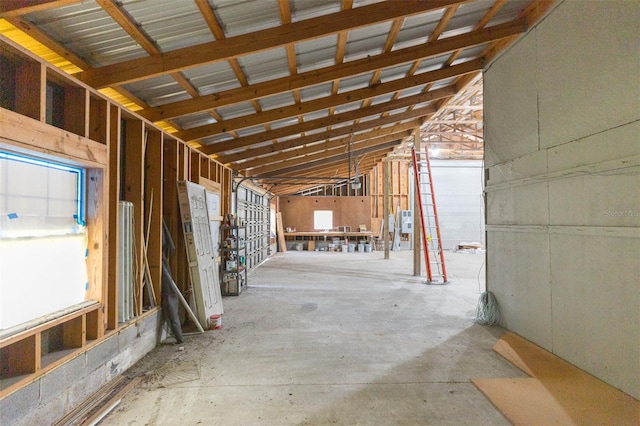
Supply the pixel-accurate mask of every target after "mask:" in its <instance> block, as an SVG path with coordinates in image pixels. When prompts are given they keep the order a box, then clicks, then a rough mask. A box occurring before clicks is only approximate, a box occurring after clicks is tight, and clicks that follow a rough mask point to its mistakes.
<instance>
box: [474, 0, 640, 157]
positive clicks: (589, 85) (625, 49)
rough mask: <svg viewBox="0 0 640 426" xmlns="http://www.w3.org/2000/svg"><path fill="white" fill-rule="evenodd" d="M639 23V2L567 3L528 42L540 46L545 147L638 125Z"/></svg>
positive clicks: (538, 53)
mask: <svg viewBox="0 0 640 426" xmlns="http://www.w3.org/2000/svg"><path fill="white" fill-rule="evenodd" d="M614 3H615V5H614ZM614 6H615V7H614ZM639 17H640V2H638V1H618V2H610V1H590V2H583V1H565V2H564V3H562V4H561V5H560V6H558V8H557V9H556V12H555V13H552V14H551V15H550V16H548V17H547V18H546V19H545V20H544V21H542V22H541V23H540V25H539V26H538V27H537V30H536V32H535V35H536V36H535V37H528V39H531V40H535V39H536V38H537V41H538V46H539V49H538V52H537V69H538V72H537V78H538V85H539V87H540V93H539V102H540V116H539V118H540V143H541V146H542V147H550V146H556V145H560V144H563V143H566V142H570V141H573V140H576V139H579V138H583V137H585V136H588V135H592V134H596V133H599V132H601V131H602V130H603V129H611V128H614V127H617V126H620V125H621V124H625V123H630V122H632V121H634V120H638V118H639V117H638V111H640V77H639V70H640V36H639V34H640V19H639ZM510 56H512V55H510ZM532 68H534V69H535V67H532ZM513 79H514V78H513V77H512V78H511V80H513ZM485 102H486V94H485Z"/></svg>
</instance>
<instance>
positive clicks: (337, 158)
mask: <svg viewBox="0 0 640 426" xmlns="http://www.w3.org/2000/svg"><path fill="white" fill-rule="evenodd" d="M398 143H399V142H398V141H393V142H387V143H384V144H381V145H376V146H372V147H368V148H363V149H360V150H357V151H353V152H352V153H351V156H352V157H358V156H361V155H365V154H367V153H372V152H379V151H385V150H389V149H393V148H394V147H395V146H397V145H398ZM348 159H349V153H343V154H337V155H332V156H328V157H324V158H322V159H320V160H316V161H310V162H308V163H303V164H298V165H297V166H292V167H287V168H281V169H279V170H277V172H271V173H266V174H265V175H262V176H269V175H270V174H280V173H292V172H299V171H302V170H308V169H311V168H314V167H326V166H328V165H330V164H335V163H338V162H341V161H344V160H348ZM250 175H251V173H250Z"/></svg>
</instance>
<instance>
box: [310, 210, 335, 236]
mask: <svg viewBox="0 0 640 426" xmlns="http://www.w3.org/2000/svg"><path fill="white" fill-rule="evenodd" d="M313 229H315V230H323V231H330V230H332V229H333V211H331V210H315V211H314V212H313Z"/></svg>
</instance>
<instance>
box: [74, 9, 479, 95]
mask: <svg viewBox="0 0 640 426" xmlns="http://www.w3.org/2000/svg"><path fill="white" fill-rule="evenodd" d="M466 1H468V0H431V1H428V2H427V1H418V0H405V1H402V2H381V3H375V4H372V5H368V6H362V7H358V8H355V9H348V10H345V11H342V12H337V13H333V14H329V15H323V16H320V17H317V18H311V19H306V20H303V21H298V22H293V23H291V24H285V25H281V26H278V27H274V28H269V29H266V30H262V31H257V32H252V33H247V34H242V35H239V36H236V37H230V38H225V39H222V40H216V41H213V42H209V43H203V44H199V45H196V46H190V47H185V48H182V49H177V50H173V51H170V52H166V53H164V54H163V55H162V56H160V57H155V56H151V57H147V58H141V59H133V60H129V61H124V62H119V63H117V64H113V65H107V66H104V67H101V68H97V69H93V70H88V71H83V72H81V73H80V74H79V75H78V77H79V78H80V79H81V80H83V81H84V82H85V83H87V84H89V85H90V86H93V87H96V88H102V87H107V86H114V85H120V84H124V83H129V82H132V81H137V80H142V79H145V78H150V77H153V76H157V75H162V74H168V73H171V72H173V71H180V70H184V69H188V68H192V67H196V66H199V65H204V64H208V63H212V62H217V61H223V60H227V59H229V58H235V57H238V56H243V55H248V54H251V53H257V52H261V51H264V50H268V49H272V48H275V47H279V46H283V45H286V44H288V43H296V42H300V41H304V40H310V39H314V38H319V37H323V36H327V35H330V34H335V33H338V32H340V31H344V30H347V29H353V28H360V27H363V26H367V25H371V24H376V23H379V22H384V21H388V20H391V19H394V18H396V17H400V16H410V15H416V14H419V13H425V12H429V11H431V10H436V9H440V8H443V7H447V6H450V5H452V4H455V3H464V2H466Z"/></svg>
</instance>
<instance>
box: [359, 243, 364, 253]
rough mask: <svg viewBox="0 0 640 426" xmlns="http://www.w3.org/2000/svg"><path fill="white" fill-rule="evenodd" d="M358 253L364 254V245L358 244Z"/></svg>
mask: <svg viewBox="0 0 640 426" xmlns="http://www.w3.org/2000/svg"><path fill="white" fill-rule="evenodd" d="M358 252H359V253H364V244H358Z"/></svg>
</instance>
